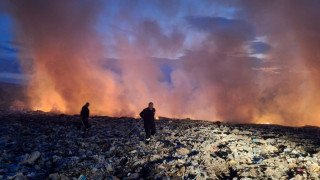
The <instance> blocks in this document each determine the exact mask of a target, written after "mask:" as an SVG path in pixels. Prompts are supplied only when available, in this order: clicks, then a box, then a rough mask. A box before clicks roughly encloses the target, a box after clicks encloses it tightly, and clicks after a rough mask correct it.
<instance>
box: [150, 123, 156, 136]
mask: <svg viewBox="0 0 320 180" xmlns="http://www.w3.org/2000/svg"><path fill="white" fill-rule="evenodd" d="M155 134H156V126H155V124H154V123H152V126H151V135H155Z"/></svg>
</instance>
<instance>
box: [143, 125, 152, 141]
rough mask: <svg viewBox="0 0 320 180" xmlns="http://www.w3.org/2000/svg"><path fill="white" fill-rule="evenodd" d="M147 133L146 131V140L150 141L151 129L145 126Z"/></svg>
mask: <svg viewBox="0 0 320 180" xmlns="http://www.w3.org/2000/svg"><path fill="white" fill-rule="evenodd" d="M144 129H145V131H146V140H147V141H148V140H150V136H151V129H150V127H149V126H145V127H144Z"/></svg>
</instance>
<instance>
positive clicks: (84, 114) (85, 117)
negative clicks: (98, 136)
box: [80, 102, 90, 130]
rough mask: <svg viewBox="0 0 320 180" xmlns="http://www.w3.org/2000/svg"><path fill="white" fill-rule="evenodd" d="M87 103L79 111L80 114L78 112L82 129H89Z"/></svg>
mask: <svg viewBox="0 0 320 180" xmlns="http://www.w3.org/2000/svg"><path fill="white" fill-rule="evenodd" d="M89 105H90V104H89V103H88V102H87V103H86V104H85V105H84V106H83V107H82V109H81V112H80V116H81V121H82V124H83V125H84V129H85V130H86V129H88V128H89V127H90V125H89V113H90V111H89Z"/></svg>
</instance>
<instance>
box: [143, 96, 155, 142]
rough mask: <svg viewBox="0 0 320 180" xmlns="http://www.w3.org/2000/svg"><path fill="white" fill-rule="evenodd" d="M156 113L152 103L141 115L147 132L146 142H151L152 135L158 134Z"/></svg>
mask: <svg viewBox="0 0 320 180" xmlns="http://www.w3.org/2000/svg"><path fill="white" fill-rule="evenodd" d="M155 113H156V109H155V108H153V103H152V102H150V103H149V106H148V107H147V108H145V109H144V110H143V111H142V112H141V113H140V116H141V118H142V119H143V120H144V129H145V131H146V141H147V142H149V141H150V137H151V135H154V134H155V133H156V126H155V123H154V115H155Z"/></svg>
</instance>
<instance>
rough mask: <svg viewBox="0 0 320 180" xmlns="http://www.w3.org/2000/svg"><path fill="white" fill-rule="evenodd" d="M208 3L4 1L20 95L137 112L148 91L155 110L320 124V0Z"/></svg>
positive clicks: (51, 105) (58, 106) (73, 109)
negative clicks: (24, 78) (20, 47)
mask: <svg viewBox="0 0 320 180" xmlns="http://www.w3.org/2000/svg"><path fill="white" fill-rule="evenodd" d="M203 3H204V4H205V5H204V6H195V5H194V4H192V3H189V2H185V1H152V2H150V1H127V2H117V3H115V2H107V3H106V2H102V1H101V2H100V1H94V2H92V1H87V0H80V1H63V2H62V1H46V0H32V1H28V2H26V1H18V0H14V1H10V2H8V5H9V6H8V9H9V13H10V15H11V16H12V17H13V18H14V19H15V22H16V29H17V32H16V38H17V40H19V41H21V42H24V43H26V44H27V46H28V47H27V49H26V50H25V51H21V53H20V57H21V58H20V59H21V60H20V62H21V64H22V67H23V71H24V73H25V74H27V75H29V76H30V77H31V79H30V81H29V84H28V90H27V95H28V97H29V101H28V104H27V106H28V107H29V108H31V109H35V110H36V109H40V110H43V111H60V112H63V113H68V114H72V113H78V111H79V110H80V108H81V106H82V105H83V104H84V103H85V102H87V101H88V102H90V103H91V109H92V112H93V114H98V115H110V116H135V115H137V114H138V113H139V111H140V110H141V109H142V108H144V107H145V106H146V105H147V103H148V102H149V101H153V102H154V103H155V106H156V108H157V115H160V116H168V117H176V118H187V117H190V118H193V119H205V120H220V121H227V122H243V123H252V122H253V123H276V124H284V125H292V126H300V125H317V126H318V125H319V121H318V118H319V116H320V114H319V109H320V99H319V95H318V93H317V92H318V91H319V90H320V79H319V78H320V71H319V68H320V61H319V58H320V54H319V49H320V33H319V32H320V19H319V18H318V17H320V11H319V10H318V9H319V7H320V3H319V1H317V0H310V1H299V0H293V1H280V2H279V1H273V0H270V1H250V0H249V1H228V3H226V2H223V1H203ZM168 4H170V6H168ZM148 8H149V9H148ZM203 8H211V9H210V10H211V11H214V13H213V12H212V13H211V12H209V13H207V14H205V13H203V12H204V10H203ZM228 8H229V9H232V10H233V15H232V17H227V15H225V16H222V15H220V14H221V13H220V14H219V12H220V11H221V9H228ZM115 9H116V10H117V11H116V13H114V12H115ZM142 10H143V11H145V12H149V14H148V15H147V16H145V15H144V14H143V13H141V11H142ZM150 12H153V14H156V15H157V18H154V17H149V15H150V16H151V15H152V13H150ZM181 14H183V15H181ZM101 17H108V20H110V19H111V20H112V22H117V23H113V24H112V25H110V24H108V23H110V22H109V21H107V20H106V22H104V21H103V22H100V21H99V20H101V19H100V18H101ZM111 20H110V21H111ZM99 23H100V24H104V23H105V24H107V25H106V26H107V27H108V28H106V29H105V31H103V33H101V32H99V31H98V28H97V26H98V25H99ZM163 24H166V25H163ZM107 49H108V50H107ZM110 51H112V52H110ZM26 56H27V57H30V56H31V57H32V61H31V62H30V60H28V59H26V58H24V57H26Z"/></svg>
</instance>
